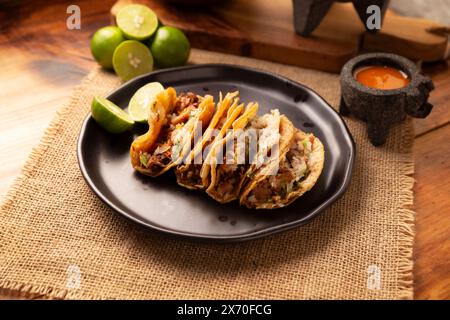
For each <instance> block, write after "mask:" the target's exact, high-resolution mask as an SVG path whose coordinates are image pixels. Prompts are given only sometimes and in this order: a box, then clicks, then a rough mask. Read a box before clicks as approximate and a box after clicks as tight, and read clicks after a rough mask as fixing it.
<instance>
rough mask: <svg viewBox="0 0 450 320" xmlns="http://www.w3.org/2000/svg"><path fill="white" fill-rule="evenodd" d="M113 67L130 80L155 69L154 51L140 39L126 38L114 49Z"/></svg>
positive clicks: (120, 75)
mask: <svg viewBox="0 0 450 320" xmlns="http://www.w3.org/2000/svg"><path fill="white" fill-rule="evenodd" d="M113 67H114V71H115V72H116V74H117V75H118V76H119V77H121V78H122V79H123V80H125V81H128V80H130V79H133V78H134V77H137V76H139V75H141V74H144V73H148V72H150V71H152V70H153V57H152V53H151V52H150V49H149V48H148V47H147V46H146V45H144V44H142V43H140V42H139V41H136V40H126V41H124V42H122V43H121V44H120V45H119V46H118V47H117V48H116V50H115V51H114V55H113Z"/></svg>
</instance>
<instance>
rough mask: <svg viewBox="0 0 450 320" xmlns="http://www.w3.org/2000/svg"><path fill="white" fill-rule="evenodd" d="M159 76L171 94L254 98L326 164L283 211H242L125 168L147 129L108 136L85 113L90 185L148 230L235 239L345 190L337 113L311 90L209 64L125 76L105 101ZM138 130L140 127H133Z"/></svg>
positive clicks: (291, 218) (348, 163) (299, 216)
mask: <svg viewBox="0 0 450 320" xmlns="http://www.w3.org/2000/svg"><path fill="white" fill-rule="evenodd" d="M152 81H158V82H160V83H162V84H163V85H164V86H165V87H168V86H173V87H175V88H176V89H177V92H181V91H188V90H189V91H193V92H195V93H197V94H200V95H204V94H211V95H213V96H214V97H215V98H216V100H217V97H218V94H219V91H222V92H228V91H235V90H239V92H240V97H241V101H242V102H248V101H257V102H259V105H260V109H259V110H260V113H265V112H267V111H268V110H269V109H272V108H275V107H276V108H279V110H280V112H281V113H284V114H286V115H287V116H288V117H289V118H290V119H291V121H292V122H293V123H294V125H295V126H297V127H298V128H300V129H303V130H305V131H307V132H313V133H314V134H315V135H316V136H317V137H319V139H320V140H321V141H322V142H323V144H324V146H325V166H324V170H323V172H322V175H321V176H320V178H319V181H318V182H317V184H316V185H315V186H314V188H313V189H312V190H311V191H310V192H308V193H306V194H305V195H304V196H302V197H301V198H300V199H298V200H297V201H295V202H294V203H293V204H291V205H290V206H288V207H286V208H282V209H276V210H271V211H266V210H265V211H258V210H249V209H246V208H243V207H239V205H238V204H237V202H235V203H231V204H227V205H222V204H219V203H217V202H215V201H214V200H212V199H211V198H209V197H208V196H207V195H206V194H205V193H203V192H200V191H198V192H197V191H190V190H187V189H184V188H182V187H180V186H178V185H177V184H176V181H175V177H174V175H173V173H168V174H165V175H163V176H161V177H159V178H156V179H152V178H149V177H146V176H142V175H140V174H138V173H135V172H134V171H133V169H132V167H131V165H130V159H129V153H128V150H129V147H130V144H131V142H132V140H133V138H134V137H135V136H136V135H137V134H139V133H142V132H144V131H145V130H146V128H145V126H143V127H142V128H140V130H139V128H138V129H137V130H136V132H134V133H128V134H123V135H119V136H114V135H111V134H108V133H107V132H105V131H104V130H102V129H101V128H100V127H99V126H98V125H97V124H96V123H95V121H94V119H92V118H91V116H88V117H87V118H86V120H85V122H84V124H83V127H82V129H81V133H80V137H79V140H78V160H79V164H80V168H81V172H82V173H83V176H84V178H85V179H86V181H87V183H88V184H89V186H90V187H91V188H92V190H93V191H94V192H95V193H96V194H97V195H98V196H99V197H100V198H101V199H102V200H103V201H104V202H106V203H107V204H108V205H109V206H110V207H111V208H113V209H114V210H116V211H117V212H119V213H120V214H122V215H124V216H126V217H128V218H130V219H132V220H134V221H136V222H138V223H140V224H142V225H144V226H147V227H149V228H152V229H156V230H160V231H164V232H167V233H170V234H173V235H180V236H186V237H190V238H200V239H211V240H218V241H241V240H248V239H253V238H257V237H261V236H265V235H268V234H271V233H275V232H280V231H283V230H287V229H290V228H293V227H295V226H298V225H300V224H302V223H305V222H306V221H308V220H310V219H311V218H312V217H314V216H316V215H317V214H318V213H319V212H321V211H323V210H324V209H325V208H326V207H328V206H329V205H330V204H331V203H333V202H334V201H336V200H337V199H338V198H339V197H340V196H341V195H342V194H343V193H344V192H345V190H346V189H347V186H348V184H349V181H350V178H351V171H352V167H353V161H354V157H355V146H354V142H353V139H352V137H351V134H350V132H349V131H348V129H347V127H346V125H345V123H344V121H343V120H342V119H341V117H340V116H339V115H338V114H337V113H336V112H335V111H334V110H333V109H332V108H331V107H330V106H329V105H328V104H327V103H326V102H325V101H324V100H323V99H322V98H321V97H320V96H319V95H318V94H316V93H315V92H313V91H312V90H311V89H309V88H307V87H305V86H303V85H300V84H298V83H296V82H293V81H291V80H289V79H287V78H283V77H281V76H277V75H274V74H271V73H268V72H263V71H258V70H254V69H249V68H242V67H237V66H230V65H220V64H209V65H196V66H187V67H181V68H175V69H167V70H161V71H156V72H153V73H151V74H147V75H143V76H141V77H139V78H136V79H134V80H131V81H129V82H127V83H126V84H124V85H123V86H121V87H120V88H119V89H117V90H115V91H114V92H113V93H111V94H110V95H109V96H108V99H110V100H111V101H113V102H115V103H116V104H117V105H119V106H120V107H122V108H125V107H127V105H128V101H129V100H130V98H131V96H132V95H133V94H134V92H135V91H136V90H137V89H139V88H140V87H142V86H143V85H145V84H146V83H148V82H152ZM138 131H140V132H138Z"/></svg>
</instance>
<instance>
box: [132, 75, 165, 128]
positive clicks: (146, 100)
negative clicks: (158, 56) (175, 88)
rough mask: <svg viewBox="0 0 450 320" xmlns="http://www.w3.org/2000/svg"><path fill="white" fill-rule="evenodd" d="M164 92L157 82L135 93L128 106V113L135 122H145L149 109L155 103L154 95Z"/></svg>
mask: <svg viewBox="0 0 450 320" xmlns="http://www.w3.org/2000/svg"><path fill="white" fill-rule="evenodd" d="M162 91H164V87H163V86H162V84H161V83H159V82H150V83H148V84H146V85H145V86H143V87H142V88H140V89H139V90H137V91H136V93H135V94H134V95H133V97H131V100H130V103H129V104H128V113H129V114H130V116H131V118H133V120H134V121H136V122H142V123H145V122H147V119H148V113H149V112H150V107H151V106H152V105H153V104H154V103H155V99H156V95H157V94H158V93H160V92H162Z"/></svg>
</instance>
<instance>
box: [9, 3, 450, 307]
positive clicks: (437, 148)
mask: <svg viewBox="0 0 450 320" xmlns="http://www.w3.org/2000/svg"><path fill="white" fill-rule="evenodd" d="M0 3H1V4H0V61H2V62H3V64H2V66H3V72H2V73H0V81H1V83H2V86H1V87H0V150H1V152H0V162H1V163H2V166H1V167H0V197H1V196H2V195H4V194H5V193H6V190H7V188H8V186H9V185H10V184H11V182H12V181H13V179H14V178H15V177H17V175H18V174H19V172H20V168H21V167H22V165H23V163H24V161H25V159H26V157H27V156H28V153H29V152H30V150H31V148H32V147H33V146H35V145H36V144H37V143H38V141H39V139H40V136H41V135H42V133H43V130H44V128H45V127H46V126H47V125H48V123H49V121H50V119H51V118H52V117H53V116H54V115H55V112H56V110H57V109H58V108H59V107H60V105H61V103H63V102H64V101H65V100H66V99H67V98H68V97H69V95H70V93H71V90H72V88H73V87H74V86H75V85H77V84H78V83H79V81H80V79H81V78H82V77H83V76H84V75H86V74H87V73H88V72H89V70H91V69H92V68H93V67H94V66H95V65H96V64H95V61H93V60H92V58H91V56H90V53H89V48H88V43H89V37H90V36H91V35H92V33H93V32H94V31H95V30H96V29H97V28H99V27H101V26H104V25H107V24H108V23H109V22H110V16H109V10H110V7H111V6H112V4H113V1H102V2H100V1H95V2H94V1H88V0H82V1H77V4H78V5H79V6H80V7H81V10H82V29H81V30H79V31H69V30H67V29H66V26H65V18H66V8H67V6H68V5H69V4H71V3H72V2H71V1H62V0H60V1H53V2H52V3H48V2H47V1H43V0H36V1H33V2H31V1H29V2H18V1H10V2H8V1H6V2H5V1H2V2H0ZM12 17H14V20H12ZM425 72H426V73H427V74H429V75H430V76H431V77H432V78H433V80H434V81H435V84H436V87H437V88H436V90H435V91H433V92H432V94H431V101H432V103H434V105H435V109H434V110H433V113H432V114H431V116H430V117H429V118H427V119H425V120H417V121H416V122H415V125H416V128H417V129H418V130H417V133H418V138H417V139H416V143H415V148H414V152H415V157H416V170H415V171H416V174H415V177H416V180H417V184H416V187H415V196H416V202H415V207H416V212H417V223H416V231H417V236H416V244H415V262H416V263H415V269H414V272H415V277H416V279H415V295H416V298H418V299H450V290H449V288H450V264H449V253H450V236H449V234H450V220H449V219H448V214H449V212H450V194H449V189H450V188H449V187H450V170H449V164H450V151H449V150H450V148H449V142H448V139H449V138H450V125H449V124H448V122H449V121H450V99H449V94H450V90H449V88H450V71H449V67H448V63H447V62H445V63H438V64H433V65H426V66H425ZM0 296H2V298H17V295H14V294H11V293H0Z"/></svg>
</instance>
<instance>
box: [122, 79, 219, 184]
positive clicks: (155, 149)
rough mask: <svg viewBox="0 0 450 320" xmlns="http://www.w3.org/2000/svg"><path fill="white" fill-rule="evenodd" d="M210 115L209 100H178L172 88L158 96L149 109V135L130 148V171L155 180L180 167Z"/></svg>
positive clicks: (187, 96)
mask: <svg viewBox="0 0 450 320" xmlns="http://www.w3.org/2000/svg"><path fill="white" fill-rule="evenodd" d="M213 114H214V99H213V97H212V96H209V95H207V96H205V97H200V96H197V95H195V94H194V93H192V92H188V93H181V94H180V95H179V96H177V95H176V92H175V89H173V88H168V89H166V90H164V91H163V92H161V93H160V94H159V95H158V96H157V97H156V101H155V103H154V104H153V105H152V106H150V113H149V119H148V124H149V130H148V132H147V133H146V134H144V135H142V136H140V137H138V138H137V139H136V140H135V141H134V142H133V143H132V145H131V149H130V155H131V163H132V165H133V168H134V169H136V170H137V171H139V172H141V173H143V174H145V175H148V176H152V177H156V176H159V175H161V174H162V173H164V172H166V171H167V170H169V169H170V168H172V167H173V166H175V165H177V164H179V163H180V162H181V161H182V159H183V158H184V157H185V155H186V154H187V153H188V151H189V150H190V149H191V143H192V139H193V134H194V131H195V130H196V128H197V127H198V126H199V125H201V124H203V125H205V124H206V125H207V124H208V123H209V121H210V120H211V117H212V115H213Z"/></svg>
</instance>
